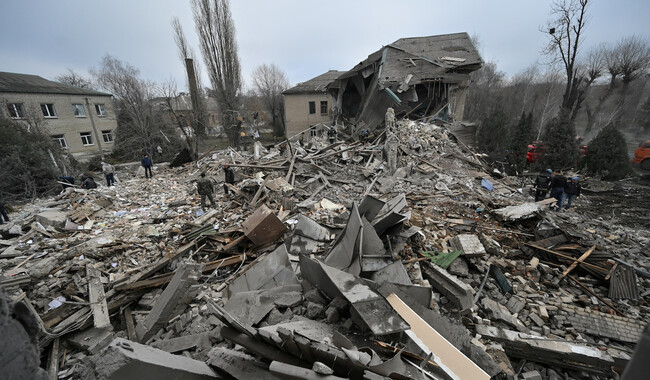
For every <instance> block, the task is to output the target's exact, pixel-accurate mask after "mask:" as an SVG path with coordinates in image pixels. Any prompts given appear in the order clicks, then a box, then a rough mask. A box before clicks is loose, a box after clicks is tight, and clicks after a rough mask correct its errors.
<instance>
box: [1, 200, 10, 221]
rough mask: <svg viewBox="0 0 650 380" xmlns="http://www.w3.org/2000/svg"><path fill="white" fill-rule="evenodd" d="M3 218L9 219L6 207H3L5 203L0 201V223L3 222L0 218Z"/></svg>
mask: <svg viewBox="0 0 650 380" xmlns="http://www.w3.org/2000/svg"><path fill="white" fill-rule="evenodd" d="M3 218H4V222H8V221H9V215H8V214H7V209H6V208H5V204H4V203H2V201H0V224H3V223H4V222H3V221H2V219H3Z"/></svg>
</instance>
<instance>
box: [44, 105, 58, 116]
mask: <svg viewBox="0 0 650 380" xmlns="http://www.w3.org/2000/svg"><path fill="white" fill-rule="evenodd" d="M41 111H43V116H45V117H56V112H55V111H54V104H51V103H49V104H41Z"/></svg>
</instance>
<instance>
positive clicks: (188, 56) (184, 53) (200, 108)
mask: <svg viewBox="0 0 650 380" xmlns="http://www.w3.org/2000/svg"><path fill="white" fill-rule="evenodd" d="M172 29H173V30H174V42H176V47H177V48H178V56H179V57H180V59H181V62H182V63H183V65H184V66H185V70H186V72H187V86H188V88H189V90H190V97H191V103H192V109H191V111H190V115H189V122H190V126H191V128H192V130H193V133H188V131H186V130H185V129H181V130H182V131H183V135H184V136H185V139H186V143H187V146H188V148H189V151H190V154H191V156H192V157H193V158H194V159H196V158H198V155H199V141H200V140H201V139H202V138H204V137H205V135H206V133H205V128H206V125H207V119H208V115H207V105H206V102H205V97H204V93H203V90H202V88H201V77H200V72H201V71H200V70H197V68H196V67H195V65H196V62H195V61H194V52H193V51H192V49H191V48H190V47H189V45H188V44H187V38H185V33H184V32H183V27H182V26H181V23H180V21H179V20H178V18H177V17H174V18H173V19H172ZM169 88H170V89H171V88H173V89H174V91H172V93H176V91H175V88H176V86H175V85H173V86H171V87H169ZM168 95H172V94H171V93H169V94H168ZM170 101H171V99H170V98H168V99H167V103H166V104H168V105H169V110H170V111H171V115H173V117H174V118H176V117H177V113H176V112H175V111H174V110H173V109H172V107H171V102H170ZM192 140H193V141H192Z"/></svg>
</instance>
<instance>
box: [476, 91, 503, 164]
mask: <svg viewBox="0 0 650 380" xmlns="http://www.w3.org/2000/svg"><path fill="white" fill-rule="evenodd" d="M477 138H478V144H479V148H480V150H481V151H483V152H485V153H487V154H488V155H490V156H491V157H492V158H493V159H496V160H502V159H503V157H504V154H505V150H506V146H507V144H506V142H507V138H508V116H507V115H506V113H505V112H504V111H503V108H501V106H500V105H498V103H497V105H496V106H495V107H494V108H493V109H492V111H491V112H490V114H489V115H488V117H487V118H485V120H483V122H482V123H481V125H480V126H479V128H478V131H477Z"/></svg>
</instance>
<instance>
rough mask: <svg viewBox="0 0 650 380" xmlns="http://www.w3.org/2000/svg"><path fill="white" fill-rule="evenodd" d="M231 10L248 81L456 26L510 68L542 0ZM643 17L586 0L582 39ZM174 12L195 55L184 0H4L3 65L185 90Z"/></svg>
mask: <svg viewBox="0 0 650 380" xmlns="http://www.w3.org/2000/svg"><path fill="white" fill-rule="evenodd" d="M231 8H232V17H233V19H234V21H235V26H236V30H237V42H238V45H239V57H240V61H241V64H242V75H243V79H244V80H245V82H246V83H247V84H248V83H250V73H251V72H252V71H253V69H254V68H255V67H257V66H258V65H261V64H264V63H267V64H270V63H275V64H276V65H278V66H279V67H280V68H281V69H282V70H283V71H284V72H285V73H286V74H287V76H288V78H289V81H290V82H291V84H292V85H294V84H296V83H297V82H302V81H305V80H308V79H310V78H312V77H315V76H317V75H320V74H322V73H323V72H325V71H327V70H331V69H336V70H349V69H350V68H352V67H353V66H354V65H355V64H356V63H358V62H360V61H362V60H363V59H365V58H366V57H367V56H368V55H369V54H370V53H372V52H374V51H376V50H378V49H379V48H380V47H381V46H382V45H386V44H389V43H391V42H393V41H395V40H397V39H399V38H402V37H416V36H429V35H437V34H448V33H457V32H467V33H469V34H470V35H471V36H478V37H479V41H480V43H481V46H480V50H481V54H482V56H483V59H484V60H485V61H495V62H496V63H497V65H498V68H499V69H500V70H502V71H504V72H506V74H507V75H509V76H513V75H515V74H517V73H518V72H520V71H522V70H524V69H525V68H527V67H529V66H530V65H532V64H534V63H535V62H537V61H539V62H543V61H544V58H543V57H542V56H541V55H540V51H541V49H542V46H543V45H544V42H545V36H544V35H543V34H542V33H541V32H540V31H539V29H540V27H541V26H542V25H544V24H545V21H546V20H547V19H548V14H549V1H545V0H490V1H487V0H447V1H439V0H399V1H397V0H390V1H388V0H347V1H341V0H329V1H313V0H231ZM648 15H650V1H645V0H617V1H613V0H611V1H610V0H595V1H593V4H592V5H591V8H590V9H589V18H590V19H589V23H588V26H587V31H586V40H585V47H588V46H592V45H596V44H597V43H599V42H609V43H615V42H616V41H618V40H619V39H621V38H622V37H625V36H630V35H633V34H636V35H639V36H642V37H646V38H647V37H648V36H649V34H650V27H649V26H648ZM174 16H177V17H178V18H179V19H180V21H181V24H182V25H183V27H184V29H185V34H186V35H187V36H188V39H189V42H190V45H191V46H193V48H194V50H195V52H196V53H197V54H198V55H199V56H200V52H199V47H198V38H197V37H196V32H195V28H194V22H193V18H192V9H191V6H190V1H189V0H109V1H97V0H55V1H54V0H23V1H7V0H4V1H2V5H0V71H8V72H16V73H24V74H34V75H39V76H42V77H44V78H47V79H54V77H55V76H57V75H59V74H62V73H64V72H65V71H66V69H67V68H71V69H73V70H75V71H77V72H78V73H80V74H83V75H87V74H88V69H89V68H91V67H97V66H98V64H99V62H100V61H101V58H102V57H103V56H104V55H106V54H110V55H112V56H114V57H116V58H118V59H120V60H122V61H124V62H128V63H129V64H131V65H133V66H135V67H136V68H138V69H139V70H140V71H141V75H142V77H143V78H145V79H148V80H151V81H154V82H158V83H163V82H165V81H167V80H169V79H173V80H175V82H176V83H177V84H178V87H179V90H185V89H184V87H185V79H184V78H185V76H184V75H185V74H184V69H183V66H182V64H181V62H180V60H179V58H178V53H177V50H176V46H175V44H174V41H173V33H172V29H171V26H170V23H171V19H172V17H174ZM201 63H202V62H201ZM203 79H204V81H205V83H203V85H204V86H210V84H209V83H208V82H207V81H208V77H207V75H203Z"/></svg>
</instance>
